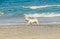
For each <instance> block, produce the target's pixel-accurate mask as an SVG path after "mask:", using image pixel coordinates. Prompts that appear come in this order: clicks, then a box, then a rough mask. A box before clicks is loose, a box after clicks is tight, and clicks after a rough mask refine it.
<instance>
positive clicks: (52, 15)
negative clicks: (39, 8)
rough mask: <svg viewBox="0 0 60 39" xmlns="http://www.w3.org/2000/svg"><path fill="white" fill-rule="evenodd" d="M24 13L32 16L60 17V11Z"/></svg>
mask: <svg viewBox="0 0 60 39" xmlns="http://www.w3.org/2000/svg"><path fill="white" fill-rule="evenodd" d="M24 15H28V16H30V17H60V14H59V13H53V12H52V13H42V14H37V13H35V14H24Z"/></svg>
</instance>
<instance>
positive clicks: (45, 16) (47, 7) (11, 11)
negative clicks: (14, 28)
mask: <svg viewBox="0 0 60 39" xmlns="http://www.w3.org/2000/svg"><path fill="white" fill-rule="evenodd" d="M24 14H38V15H40V17H39V18H38V20H39V22H41V23H45V22H52V24H53V22H54V23H57V22H58V23H57V24H59V23H60V0H0V21H1V22H0V25H3V24H4V25H5V24H6V25H15V24H17V25H19V24H21V23H26V22H25V20H24ZM41 15H42V16H41ZM53 16H54V17H53ZM21 17H22V18H21ZM14 19H15V20H14Z"/></svg>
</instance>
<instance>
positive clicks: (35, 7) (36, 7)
mask: <svg viewBox="0 0 60 39" xmlns="http://www.w3.org/2000/svg"><path fill="white" fill-rule="evenodd" d="M54 6H56V7H60V5H45V6H22V7H23V8H30V9H38V8H46V7H54Z"/></svg>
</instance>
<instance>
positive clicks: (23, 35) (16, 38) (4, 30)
mask: <svg viewBox="0 0 60 39" xmlns="http://www.w3.org/2000/svg"><path fill="white" fill-rule="evenodd" d="M0 39H60V25H54V26H0Z"/></svg>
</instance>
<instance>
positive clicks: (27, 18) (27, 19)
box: [25, 15, 38, 25]
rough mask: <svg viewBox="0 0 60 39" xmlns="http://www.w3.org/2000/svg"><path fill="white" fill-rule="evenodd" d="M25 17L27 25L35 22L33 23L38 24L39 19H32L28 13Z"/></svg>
mask: <svg viewBox="0 0 60 39" xmlns="http://www.w3.org/2000/svg"><path fill="white" fill-rule="evenodd" d="M25 19H26V21H27V25H29V24H33V23H35V24H38V20H37V19H36V18H34V19H31V18H29V16H28V15H25Z"/></svg>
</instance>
